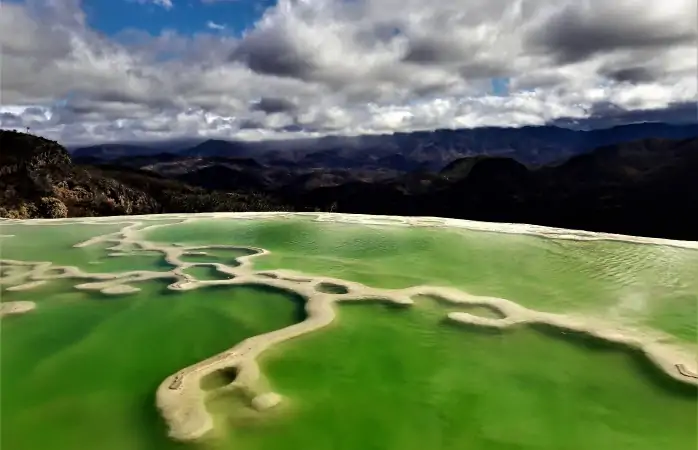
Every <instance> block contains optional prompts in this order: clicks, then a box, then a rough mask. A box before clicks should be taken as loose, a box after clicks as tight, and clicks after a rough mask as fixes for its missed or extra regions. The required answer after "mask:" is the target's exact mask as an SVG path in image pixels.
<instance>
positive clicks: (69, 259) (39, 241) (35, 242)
mask: <svg viewBox="0 0 698 450" xmlns="http://www.w3.org/2000/svg"><path fill="white" fill-rule="evenodd" d="M126 225H127V224H125V223H124V224H111V225H110V224H106V225H94V224H87V225H81V224H70V225H29V226H27V225H2V226H0V234H10V235H14V236H13V237H4V238H0V259H16V260H21V261H37V262H39V261H50V262H52V263H54V264H55V265H58V266H77V267H79V268H80V269H82V270H84V271H86V272H89V273H107V272H124V271H130V270H154V271H168V270H171V269H172V266H170V265H169V264H167V263H166V262H165V259H164V255H162V254H161V253H159V252H144V251H134V252H133V253H132V254H129V255H125V256H109V254H110V253H115V252H116V251H112V250H108V248H109V247H113V246H114V245H116V242H111V243H99V244H94V245H90V246H87V247H78V248H75V247H73V246H74V245H75V244H79V243H81V242H84V241H86V240H88V239H90V238H93V237H96V236H101V235H104V234H109V233H114V232H118V231H119V230H120V229H121V228H123V227H125V226H126Z"/></svg>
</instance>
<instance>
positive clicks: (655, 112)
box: [549, 102, 698, 129]
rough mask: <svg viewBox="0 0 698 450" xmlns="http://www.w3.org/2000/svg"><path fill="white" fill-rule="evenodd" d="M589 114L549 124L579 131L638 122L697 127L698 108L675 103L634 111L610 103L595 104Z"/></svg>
mask: <svg viewBox="0 0 698 450" xmlns="http://www.w3.org/2000/svg"><path fill="white" fill-rule="evenodd" d="M589 112H590V114H589V117H586V118H582V119H572V118H567V117H561V118H559V119H556V120H553V121H551V122H549V123H550V124H551V125H558V126H563V127H570V128H580V129H591V128H608V127H613V126H616V125H624V124H627V123H638V122H662V123H672V124H689V123H694V124H697V125H696V126H698V106H697V105H696V103H695V102H677V103H674V104H672V105H670V106H668V107H666V108H654V109H635V110H628V109H625V108H622V107H620V106H618V105H616V104H613V103H610V102H597V103H595V104H594V105H592V107H591V108H590V111H589Z"/></svg>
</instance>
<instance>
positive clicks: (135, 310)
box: [0, 282, 303, 450]
mask: <svg viewBox="0 0 698 450" xmlns="http://www.w3.org/2000/svg"><path fill="white" fill-rule="evenodd" d="M52 286H54V289H55V292H53V293H52V294H51V295H50V298H46V296H47V295H48V291H47V290H44V291H43V292H42V295H41V296H37V297H35V299H37V300H38V299H42V298H43V299H44V300H43V301H42V302H41V303H40V304H39V307H38V308H37V309H36V310H35V311H32V312H31V313H30V314H26V315H23V316H17V317H9V318H5V319H3V322H2V329H1V331H0V332H1V334H2V335H1V338H2V353H1V354H0V363H1V367H2V380H1V381H2V384H1V387H2V396H1V404H0V407H1V409H2V431H1V432H2V435H1V437H2V441H1V442H0V446H1V447H2V448H3V449H8V450H9V449H11V450H23V449H27V450H35V449H41V448H44V449H48V448H50V449H55V450H61V449H65V450H68V449H70V450H74V449H78V448H99V449H100V450H102V449H104V450H110V449H113V450H126V449H128V450H139V449H143V450H146V449H147V450H152V449H170V448H178V446H177V445H175V444H173V443H172V442H170V441H169V440H168V439H167V437H166V431H165V430H164V427H163V426H162V425H161V423H160V418H159V416H158V413H157V411H156V410H155V406H154V394H155V390H156V388H157V386H158V385H159V384H160V382H161V381H162V380H163V379H164V378H165V377H166V376H168V375H170V374H172V373H173V372H175V371H177V370H179V369H181V368H183V367H186V366H187V365H190V364H192V363H195V362H198V361H200V360H202V359H204V358H206V357H208V356H211V355H213V354H215V353H217V352H219V351H222V350H224V349H226V348H229V347H231V346H232V345H234V344H235V343H236V342H239V341H240V340H242V339H244V338H246V337H249V336H253V335H257V334H260V333H263V332H267V331H270V330H274V329H278V328H281V327H284V326H287V325H289V324H291V323H294V322H296V321H298V320H299V319H300V318H301V316H302V314H303V311H302V305H301V303H300V302H298V301H297V299H296V300H294V299H292V298H290V297H289V296H288V295H286V294H281V293H278V292H274V291H271V290H269V289H254V288H250V287H227V288H205V289H197V290H195V291H185V292H173V291H168V290H166V289H165V284H164V283H156V282H149V283H141V284H139V285H138V286H139V287H141V288H143V290H142V291H141V292H139V293H137V294H132V295H128V296H118V297H109V296H105V295H100V294H98V293H94V292H90V293H85V292H79V291H74V290H69V291H67V292H66V291H63V290H65V289H66V288H68V285H67V284H66V283H59V284H56V285H52ZM62 291H63V292H62ZM8 296H12V298H11V299H13V300H19V299H26V298H28V297H29V294H28V292H22V293H20V292H5V293H4V297H8Z"/></svg>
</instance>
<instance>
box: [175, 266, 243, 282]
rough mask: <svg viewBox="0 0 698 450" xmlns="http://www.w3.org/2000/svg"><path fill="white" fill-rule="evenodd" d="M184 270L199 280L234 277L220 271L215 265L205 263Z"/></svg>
mask: <svg viewBox="0 0 698 450" xmlns="http://www.w3.org/2000/svg"><path fill="white" fill-rule="evenodd" d="M184 272H185V273H186V274H188V275H191V276H193V277H194V278H196V279H197V280H199V281H207V280H229V279H231V278H233V277H232V275H228V274H227V273H223V272H219V271H218V269H216V267H215V266H209V265H205V264H202V265H197V266H192V267H189V268H187V269H184Z"/></svg>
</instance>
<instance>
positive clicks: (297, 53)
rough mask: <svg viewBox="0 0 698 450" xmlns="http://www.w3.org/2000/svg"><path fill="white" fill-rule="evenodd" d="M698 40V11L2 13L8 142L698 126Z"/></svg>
mask: <svg viewBox="0 0 698 450" xmlns="http://www.w3.org/2000/svg"><path fill="white" fill-rule="evenodd" d="M697 27H698V6H697V5H696V3H695V0H612V1H611V0H440V1H425V0H21V1H20V0H3V1H2V4H1V6H0V44H1V45H2V56H1V59H0V87H1V92H0V128H5V129H21V130H26V129H27V128H28V129H29V130H30V131H31V132H32V133H36V134H39V135H42V136H45V137H48V138H50V139H54V140H58V141H59V142H61V143H64V144H67V145H88V144H94V143H102V142H119V141H122V142H123V141H141V140H142V141H150V140H167V139H174V138H181V137H210V138H224V139H245V140H260V139H278V138H294V137H309V136H324V135H337V134H339V135H358V134H369V133H391V132H399V131H413V130H430V129H442V128H471V127H480V126H524V125H542V124H546V123H556V121H567V122H570V121H571V122H574V121H584V120H593V123H594V124H596V125H598V126H603V125H604V124H613V123H617V121H618V120H621V119H622V118H623V117H635V118H638V117H639V118H642V117H645V116H647V114H645V113H648V114H649V116H651V117H653V118H655V119H656V118H660V119H661V118H662V117H664V115H663V114H665V113H666V115H667V117H668V115H672V117H674V118H676V115H677V114H680V115H681V117H680V118H681V119H684V120H685V119H689V120H696V119H697V117H696V110H695V102H696V100H697V99H698V97H697V92H698V86H697V85H698V75H697V74H698V48H697V42H698V41H697V40H698V31H697ZM643 114H645V115H643Z"/></svg>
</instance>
